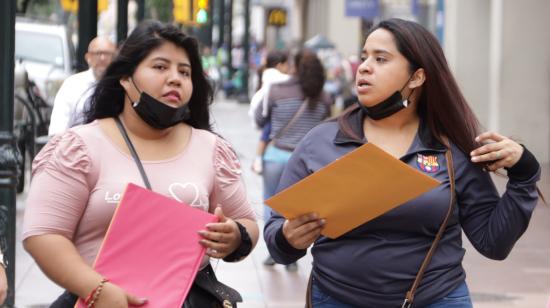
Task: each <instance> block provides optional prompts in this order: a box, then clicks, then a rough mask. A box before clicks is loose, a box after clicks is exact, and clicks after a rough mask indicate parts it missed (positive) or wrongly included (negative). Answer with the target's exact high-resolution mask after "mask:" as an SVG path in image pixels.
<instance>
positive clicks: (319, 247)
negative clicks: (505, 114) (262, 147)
mask: <svg viewBox="0 0 550 308" xmlns="http://www.w3.org/2000/svg"><path fill="white" fill-rule="evenodd" d="M361 59H362V63H361V65H360V67H359V69H358V72H357V81H356V86H357V93H358V100H359V102H358V105H357V106H355V107H353V108H351V109H348V110H347V112H345V113H344V114H343V115H342V116H341V117H340V118H339V119H338V121H332V122H326V123H323V124H321V125H319V126H317V127H316V128H314V129H313V130H312V131H310V132H309V133H308V135H306V137H304V139H303V140H302V141H301V142H300V144H299V145H298V147H297V148H296V150H295V151H294V153H293V155H292V158H291V159H290V161H289V162H288V165H287V167H286V169H285V171H284V173H283V176H282V179H281V182H280V184H279V187H278V191H281V190H283V189H285V188H287V187H289V186H291V185H293V184H295V183H296V182H298V181H300V180H301V179H303V178H305V177H307V176H308V175H310V174H312V173H313V172H315V171H317V170H319V169H320V168H322V167H324V166H326V165H327V164H329V163H331V162H332V161H334V160H335V159H337V158H339V157H341V156H343V155H345V154H346V153H348V152H350V151H352V150H354V149H356V148H357V147H359V146H361V145H362V144H364V143H366V142H370V143H373V144H376V145H377V146H379V147H380V148H382V149H384V150H385V151H386V152H388V153H389V154H391V155H393V156H394V157H396V158H398V159H400V160H401V161H403V162H405V163H407V164H409V165H410V166H411V167H413V168H416V169H418V170H420V171H421V172H424V173H426V174H427V175H429V176H432V177H434V178H436V179H438V180H439V181H441V183H442V184H441V185H440V186H439V187H437V188H435V189H434V190H432V191H430V192H428V193H425V194H423V195H421V196H420V197H418V198H416V199H413V200H410V201H408V202H406V203H404V204H402V205H400V206H399V207H397V208H395V209H393V210H391V211H389V212H387V213H385V214H383V215H382V216H380V217H378V218H376V219H374V220H371V221H369V222H367V223H365V224H363V225H361V226H359V227H357V228H355V229H353V230H352V231H350V232H348V233H346V234H344V235H342V236H341V237H339V238H337V239H334V240H332V239H329V238H326V237H323V236H321V235H320V232H321V230H322V228H323V225H324V223H325V221H324V219H323V218H322V217H318V215H317V214H316V213H309V214H305V215H302V216H299V217H297V218H295V219H291V220H287V219H285V218H284V217H282V216H280V215H278V214H277V213H274V215H273V216H272V217H271V219H270V220H269V221H268V223H267V224H266V226H265V230H264V237H265V240H266V242H267V246H268V249H269V251H270V254H271V255H272V256H273V258H274V259H275V260H276V261H277V262H280V263H283V264H288V263H291V262H295V261H296V260H298V259H299V258H301V257H303V256H304V255H305V254H306V251H307V248H308V247H310V246H311V245H312V244H313V247H312V250H311V252H312V255H313V271H312V277H313V279H312V288H311V291H312V296H311V299H312V303H313V307H316V308H317V307H399V306H401V304H402V303H403V300H404V298H405V294H406V292H407V290H409V288H410V287H411V284H412V283H413V281H414V279H415V276H416V274H417V272H418V269H419V267H420V265H421V264H422V261H423V259H424V257H425V256H426V253H427V251H428V249H429V248H430V245H431V244H432V242H433V239H434V237H435V234H436V233H437V231H438V229H439V226H440V225H441V223H442V221H443V218H444V217H445V215H446V212H447V210H448V206H449V200H450V196H451V191H450V181H449V176H448V172H447V171H448V170H447V167H446V159H445V152H446V150H447V147H446V144H447V141H448V144H450V148H451V153H452V157H453V160H454V164H453V166H454V172H455V179H456V180H455V183H456V186H455V192H456V205H455V207H454V211H453V212H452V215H451V217H450V220H449V223H448V225H447V228H446V230H445V232H444V233H443V236H442V238H441V241H440V243H439V246H438V247H437V250H436V251H435V254H434V255H433V259H432V260H431V262H430V263H429V265H428V267H427V270H426V272H425V274H424V277H423V279H422V280H421V283H420V286H419V288H418V289H417V292H416V296H415V297H414V304H413V307H430V308H434V307H472V304H471V299H470V295H469V291H468V288H467V286H466V283H465V272H464V269H463V268H462V265H461V263H462V258H463V256H464V249H463V248H462V241H461V230H463V231H464V232H465V234H466V236H467V237H468V239H469V240H470V241H471V242H472V244H473V246H474V247H475V248H476V249H477V250H478V251H479V252H480V253H482V254H483V255H485V256H486V257H488V258H492V259H497V260H501V259H504V258H506V256H507V255H508V254H509V252H510V250H511V249H512V247H513V246H514V244H515V242H516V241H517V240H518V239H519V237H520V236H521V235H522V234H523V232H524V231H525V229H526V228H527V226H528V224H529V220H530V217H531V214H532V212H533V210H534V208H535V206H536V203H537V200H538V195H537V188H536V182H537V181H538V180H539V177H540V166H539V164H538V162H537V160H536V159H535V157H534V156H533V155H532V154H531V153H530V152H529V151H528V150H527V149H526V148H524V147H523V146H521V145H520V144H518V143H516V142H515V141H513V140H511V139H509V138H507V137H505V136H502V135H500V134H498V133H494V132H486V133H482V134H479V124H478V121H477V119H476V117H475V115H474V114H473V112H472V110H471V109H470V107H469V106H468V104H467V102H466V100H465V99H464V97H463V96H462V93H461V92H460V90H459V88H458V86H457V83H456V81H455V79H454V78H453V76H452V74H451V72H450V70H449V67H448V65H447V63H446V60H445V56H444V54H443V50H442V49H441V47H440V46H439V43H438V42H437V40H436V38H435V37H434V36H433V35H432V34H431V33H429V32H428V31H427V30H426V29H424V28H423V27H422V26H420V25H418V24H417V23H414V22H409V21H404V20H400V19H390V20H386V21H383V22H381V23H380V24H378V25H377V26H375V27H374V28H373V29H372V30H371V31H370V32H369V34H368V36H367V39H366V42H365V45H364V48H363V50H362V53H361ZM501 168H505V169H507V171H508V177H509V181H508V185H507V187H506V193H505V194H504V195H503V196H502V197H500V196H499V194H498V193H497V190H496V189H495V186H494V184H493V182H492V180H491V178H490V175H489V173H488V172H487V171H495V170H498V169H501ZM367 176H368V175H365V177H367ZM365 198H369V196H365ZM305 202H307V201H305Z"/></svg>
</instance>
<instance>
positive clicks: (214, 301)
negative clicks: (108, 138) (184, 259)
mask: <svg viewBox="0 0 550 308" xmlns="http://www.w3.org/2000/svg"><path fill="white" fill-rule="evenodd" d="M115 122H116V124H117V126H118V130H119V131H120V133H121V135H122V137H123V138H124V141H125V142H126V145H127V146H128V149H129V150H130V153H131V154H132V157H133V158H134V161H135V162H136V165H137V167H138V169H139V173H140V174H141V177H142V179H143V183H144V184H145V187H146V188H147V189H149V190H152V189H151V183H150V182H149V179H148V178H147V174H146V173H145V169H143V165H142V164H141V160H140V159H139V156H138V154H137V152H136V149H135V148H134V145H133V144H132V141H131V140H130V137H129V136H128V133H127V132H126V129H125V128H124V125H122V122H121V121H120V119H119V118H118V117H115ZM242 301H243V299H242V297H241V295H240V294H239V292H238V291H237V290H235V289H233V288H231V287H229V286H228V285H225V284H223V283H221V282H219V281H218V279H217V278H216V274H215V273H214V269H213V268H212V266H211V265H210V263H208V265H207V266H205V267H204V268H203V269H201V270H200V271H199V272H198V273H197V276H196V277H195V280H194V281H193V285H192V286H191V290H189V293H188V294H187V298H186V299H185V303H184V304H183V308H236V307H237V302H242Z"/></svg>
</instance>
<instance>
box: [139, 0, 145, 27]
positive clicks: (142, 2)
mask: <svg viewBox="0 0 550 308" xmlns="http://www.w3.org/2000/svg"><path fill="white" fill-rule="evenodd" d="M137 5H138V10H137V20H138V23H139V22H140V21H142V20H144V19H145V0H137Z"/></svg>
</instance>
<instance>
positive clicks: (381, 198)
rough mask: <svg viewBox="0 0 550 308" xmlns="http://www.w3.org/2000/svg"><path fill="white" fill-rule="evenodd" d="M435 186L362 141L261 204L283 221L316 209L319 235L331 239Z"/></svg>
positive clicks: (431, 181) (422, 175)
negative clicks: (351, 149)
mask: <svg viewBox="0 0 550 308" xmlns="http://www.w3.org/2000/svg"><path fill="white" fill-rule="evenodd" d="M438 185H439V181H437V180H435V179H433V178H431V177H429V176H427V175H425V174H423V173H421V172H419V171H418V170H415V169H413V168H411V167H410V166H409V165H407V164H405V163H403V162H402V161H400V160H399V159H396V158H394V157H393V156H391V155H390V154H388V153H386V152H384V151H383V150H382V149H380V148H378V147H377V146H375V145H374V144H371V143H367V144H365V145H363V146H361V147H359V148H357V149H356V150H354V151H352V152H350V153H348V154H347V155H345V156H343V157H341V158H339V159H338V160H336V161H334V162H332V163H330V164H329V165H327V166H325V167H324V168H322V169H320V170H319V171H317V172H315V173H314V174H312V175H310V176H308V177H306V178H304V179H302V180H301V181H300V182H298V183H296V184H294V185H293V186H291V187H289V188H287V189H285V190H284V191H281V192H280V193H278V194H277V195H275V196H273V197H272V198H270V199H268V200H266V201H265V203H266V204H267V205H269V206H270V207H271V208H273V209H274V210H276V211H277V212H279V213H280V214H281V215H283V216H284V217H286V218H287V219H293V218H295V217H298V216H301V215H304V214H307V213H317V214H318V215H319V217H320V218H323V219H324V220H325V221H326V222H325V224H324V227H323V228H322V231H320V233H321V234H322V235H324V236H327V237H329V238H337V237H339V236H340V235H342V234H344V233H346V232H348V231H350V230H352V229H353V228H355V227H357V226H359V225H361V224H364V223H366V222H367V221H369V220H372V219H374V218H376V217H378V216H380V215H382V214H384V213H386V212H387V211H389V210H391V209H393V208H395V207H397V206H399V205H401V204H403V203H405V202H407V201H409V200H411V199H413V198H416V197H418V196H419V195H421V194H423V193H425V192H427V191H429V190H431V189H433V188H434V187H436V186H438ZM320 222H321V221H319V220H317V222H316V223H317V224H319V223H320ZM311 226H312V225H310V227H311ZM283 228H284V227H283ZM285 235H286V234H285Z"/></svg>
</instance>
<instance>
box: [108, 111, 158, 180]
mask: <svg viewBox="0 0 550 308" xmlns="http://www.w3.org/2000/svg"><path fill="white" fill-rule="evenodd" d="M115 122H116V126H117V127H118V130H119V131H120V134H121V135H122V138H124V141H125V142H126V145H127V146H128V149H129V150H130V154H132V157H133V158H134V161H135V162H136V165H137V167H138V169H139V173H140V174H141V178H142V179H143V183H144V184H145V187H146V188H147V189H149V190H152V189H151V183H149V178H147V173H145V169H143V165H142V164H141V160H140V159H139V156H138V153H137V152H136V148H134V144H133V143H132V141H131V140H130V137H129V136H128V133H127V132H126V129H125V128H124V125H123V124H122V122H121V121H120V119H119V118H118V117H115Z"/></svg>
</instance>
